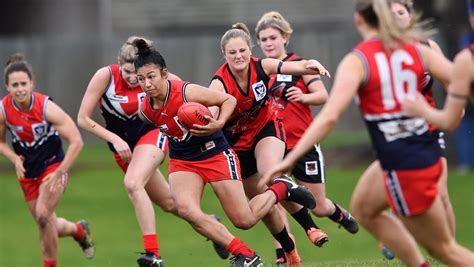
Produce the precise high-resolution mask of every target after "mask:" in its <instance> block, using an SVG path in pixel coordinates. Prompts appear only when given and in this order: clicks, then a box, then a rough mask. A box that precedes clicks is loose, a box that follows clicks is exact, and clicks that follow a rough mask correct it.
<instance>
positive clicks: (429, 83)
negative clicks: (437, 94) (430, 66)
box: [419, 40, 436, 132]
mask: <svg viewBox="0 0 474 267" xmlns="http://www.w3.org/2000/svg"><path fill="white" fill-rule="evenodd" d="M419 43H420V44H423V45H426V46H428V47H430V48H431V46H430V43H429V42H428V41H427V40H421V41H419ZM433 83H434V79H433V77H432V76H431V74H430V73H429V72H425V75H424V76H423V80H422V86H423V87H422V89H421V93H422V94H423V96H424V97H425V99H426V102H428V104H430V106H431V107H433V108H436V102H435V101H434V98H433ZM429 129H430V132H434V131H436V126H434V125H432V124H430V128H429Z"/></svg>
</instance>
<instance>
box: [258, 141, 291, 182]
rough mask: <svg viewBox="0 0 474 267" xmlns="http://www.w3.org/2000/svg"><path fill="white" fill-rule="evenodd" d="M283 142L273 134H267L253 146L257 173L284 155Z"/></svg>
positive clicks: (266, 169)
mask: <svg viewBox="0 0 474 267" xmlns="http://www.w3.org/2000/svg"><path fill="white" fill-rule="evenodd" d="M285 146H286V145H285V142H283V141H282V140H280V139H278V138H277V137H274V136H267V137H265V138H263V139H261V140H260V141H258V143H257V145H256V146H255V159H256V160H257V170H258V173H259V174H264V173H265V172H267V171H268V170H269V169H270V168H271V167H273V166H274V165H275V164H277V163H278V162H280V161H281V160H282V159H283V156H284V155H285Z"/></svg>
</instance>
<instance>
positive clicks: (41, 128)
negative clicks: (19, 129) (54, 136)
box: [31, 124, 46, 137]
mask: <svg viewBox="0 0 474 267" xmlns="http://www.w3.org/2000/svg"><path fill="white" fill-rule="evenodd" d="M31 128H32V129H33V133H34V135H35V137H40V136H43V135H45V134H46V125H44V124H33V125H32V126H31Z"/></svg>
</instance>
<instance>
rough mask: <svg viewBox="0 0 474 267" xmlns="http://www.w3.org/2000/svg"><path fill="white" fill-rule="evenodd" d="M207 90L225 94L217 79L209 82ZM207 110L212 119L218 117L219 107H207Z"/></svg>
mask: <svg viewBox="0 0 474 267" xmlns="http://www.w3.org/2000/svg"><path fill="white" fill-rule="evenodd" d="M209 89H211V90H215V91H218V92H222V93H225V88H224V85H223V84H222V82H221V81H219V80H217V79H214V80H212V81H211V84H210V85H209ZM209 110H210V111H211V113H212V116H213V117H214V118H217V117H218V116H219V107H216V106H214V107H209Z"/></svg>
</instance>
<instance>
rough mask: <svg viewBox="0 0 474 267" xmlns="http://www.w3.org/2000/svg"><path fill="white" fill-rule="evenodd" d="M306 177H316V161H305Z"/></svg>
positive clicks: (317, 171) (317, 172)
mask: <svg viewBox="0 0 474 267" xmlns="http://www.w3.org/2000/svg"><path fill="white" fill-rule="evenodd" d="M304 164H305V172H306V175H318V174H319V170H318V162H317V161H306V162H305V163H304Z"/></svg>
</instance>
